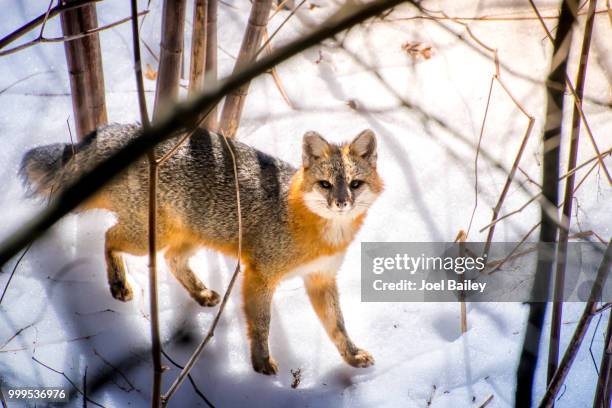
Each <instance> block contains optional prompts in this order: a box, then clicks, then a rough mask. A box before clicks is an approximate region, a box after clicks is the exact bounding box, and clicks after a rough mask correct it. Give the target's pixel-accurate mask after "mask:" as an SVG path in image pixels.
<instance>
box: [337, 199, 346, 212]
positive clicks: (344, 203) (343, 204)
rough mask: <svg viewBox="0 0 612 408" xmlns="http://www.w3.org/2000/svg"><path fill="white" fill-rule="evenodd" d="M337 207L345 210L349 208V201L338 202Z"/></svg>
mask: <svg viewBox="0 0 612 408" xmlns="http://www.w3.org/2000/svg"><path fill="white" fill-rule="evenodd" d="M336 206H338V208H339V209H341V210H343V209H345V208H346V207H348V201H347V200H336Z"/></svg>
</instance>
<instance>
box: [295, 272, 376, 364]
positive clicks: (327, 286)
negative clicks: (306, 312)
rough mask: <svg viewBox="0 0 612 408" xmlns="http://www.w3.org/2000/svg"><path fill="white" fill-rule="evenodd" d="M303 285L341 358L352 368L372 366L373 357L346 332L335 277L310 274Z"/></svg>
mask: <svg viewBox="0 0 612 408" xmlns="http://www.w3.org/2000/svg"><path fill="white" fill-rule="evenodd" d="M304 283H305V285H306V292H307V293H308V297H309V298H310V303H312V307H313V308H314V310H315V312H316V314H317V316H318V317H319V320H320V321H321V323H322V324H323V327H325V331H326V332H327V335H328V336H329V338H330V339H331V341H332V342H333V343H334V345H335V346H336V348H337V349H338V351H339V352H340V355H341V356H342V358H343V359H344V360H345V361H346V362H347V363H348V364H350V365H352V366H353V367H361V368H364V367H369V366H371V365H373V364H374V357H372V355H371V354H370V353H368V352H367V351H365V350H363V349H360V348H358V347H357V346H355V344H353V342H352V341H351V339H350V338H349V336H348V334H347V332H346V328H345V327H344V318H343V317H342V310H341V309H340V299H339V296H338V287H337V286H336V277H335V276H333V275H330V274H324V273H316V274H310V275H308V276H306V277H305V278H304Z"/></svg>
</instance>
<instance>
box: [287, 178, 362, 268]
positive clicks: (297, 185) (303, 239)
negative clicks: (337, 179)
mask: <svg viewBox="0 0 612 408" xmlns="http://www.w3.org/2000/svg"><path fill="white" fill-rule="evenodd" d="M303 173H304V169H303V168H302V169H300V170H299V171H298V172H297V173H296V174H295V175H294V176H293V179H292V180H291V186H290V188H289V198H288V199H289V203H288V206H289V224H290V226H289V227H290V230H291V233H292V235H293V237H294V238H295V241H296V242H297V243H299V245H300V246H302V248H301V249H302V251H303V252H306V253H309V254H312V256H322V255H332V254H335V253H337V252H340V251H344V250H345V249H346V248H347V247H348V246H349V244H350V243H351V242H352V240H353V238H354V237H355V234H356V233H357V231H359V228H360V227H361V224H362V223H363V220H364V218H365V215H366V213H365V212H364V213H363V214H360V215H359V216H357V217H356V218H355V219H354V220H352V222H351V227H352V231H351V232H352V234H351V238H350V239H348V240H346V241H345V242H342V243H339V244H338V245H334V244H331V243H330V242H328V241H327V240H326V239H325V238H324V234H325V229H326V228H327V227H328V225H329V223H330V222H331V221H330V220H328V219H325V218H323V217H320V216H319V215H317V214H315V213H313V212H312V211H310V209H308V207H307V206H306V203H305V202H304V190H303V189H302V187H303V177H304V174H303Z"/></svg>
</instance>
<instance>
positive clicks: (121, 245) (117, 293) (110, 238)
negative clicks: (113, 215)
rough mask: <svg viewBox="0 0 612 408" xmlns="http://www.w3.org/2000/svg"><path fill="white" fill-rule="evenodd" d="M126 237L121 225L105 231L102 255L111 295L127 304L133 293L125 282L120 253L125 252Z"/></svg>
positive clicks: (125, 277)
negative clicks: (104, 258)
mask: <svg viewBox="0 0 612 408" xmlns="http://www.w3.org/2000/svg"><path fill="white" fill-rule="evenodd" d="M126 242H128V237H127V236H126V234H124V228H123V226H122V225H121V224H116V225H115V226H113V227H112V228H110V229H109V230H108V231H106V240H105V242H104V255H105V257H106V270H107V274H108V285H109V287H110V291H111V294H112V295H113V297H114V298H115V299H117V300H121V301H123V302H127V301H130V300H132V298H133V297H134V293H133V291H132V287H131V286H130V284H129V283H128V281H127V275H126V272H125V264H124V262H123V256H122V255H121V252H126Z"/></svg>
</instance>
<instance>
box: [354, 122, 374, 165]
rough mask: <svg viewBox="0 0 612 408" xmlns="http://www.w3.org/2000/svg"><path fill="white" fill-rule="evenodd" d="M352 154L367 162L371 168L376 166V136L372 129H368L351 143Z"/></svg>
mask: <svg viewBox="0 0 612 408" xmlns="http://www.w3.org/2000/svg"><path fill="white" fill-rule="evenodd" d="M350 149H351V153H353V154H354V155H355V156H359V157H361V158H363V159H364V160H366V161H367V162H368V163H369V164H370V166H372V167H375V166H376V157H377V154H376V135H375V134H374V132H373V131H371V130H370V129H366V130H364V131H363V132H361V133H360V134H358V135H357V137H356V138H355V139H353V141H352V142H351V146H350Z"/></svg>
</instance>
